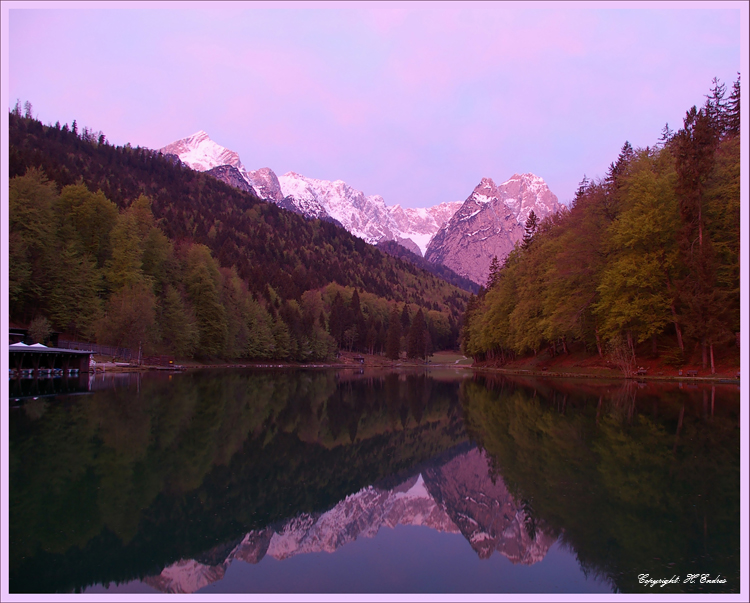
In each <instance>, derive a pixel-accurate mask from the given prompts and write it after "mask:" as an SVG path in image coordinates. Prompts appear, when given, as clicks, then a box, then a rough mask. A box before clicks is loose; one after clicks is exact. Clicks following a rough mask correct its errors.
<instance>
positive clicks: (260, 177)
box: [159, 130, 461, 255]
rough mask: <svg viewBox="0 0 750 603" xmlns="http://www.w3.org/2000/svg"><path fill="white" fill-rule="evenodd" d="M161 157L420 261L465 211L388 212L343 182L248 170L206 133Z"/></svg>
mask: <svg viewBox="0 0 750 603" xmlns="http://www.w3.org/2000/svg"><path fill="white" fill-rule="evenodd" d="M159 151H160V152H161V153H162V154H164V155H173V156H175V157H176V158H177V159H179V160H180V161H181V162H182V163H183V164H185V165H186V166H188V167H190V168H192V169H195V170H199V171H205V172H211V173H212V175H214V176H215V177H217V178H218V179H219V180H222V181H224V182H226V183H227V184H230V185H231V186H235V187H238V188H242V189H243V190H246V189H245V187H244V186H241V185H240V186H238V181H237V178H236V174H237V173H239V174H240V175H241V177H242V178H243V179H244V181H245V183H246V184H247V185H248V186H250V187H251V189H252V191H253V192H254V193H255V194H256V195H257V196H258V197H260V198H261V199H264V200H266V201H271V202H273V203H276V204H277V205H279V206H280V207H283V208H285V209H289V210H291V211H294V212H297V213H299V214H302V215H304V216H306V217H308V218H318V219H323V220H330V221H332V222H336V223H338V224H340V225H341V226H343V227H344V228H346V229H347V230H348V231H349V232H351V233H352V234H354V235H356V236H358V237H360V238H362V239H364V240H365V241H367V242H368V243H371V244H373V245H374V244H377V243H379V242H381V241H396V242H398V243H400V244H401V245H403V246H404V247H406V248H407V249H409V250H410V251H412V252H414V253H417V254H418V255H424V253H425V251H426V250H427V244H428V243H429V241H430V239H431V238H432V237H433V235H434V234H435V233H436V232H437V231H438V230H439V229H440V227H441V226H442V225H443V224H444V223H445V222H446V221H447V220H448V219H450V217H451V216H452V215H453V213H455V212H456V211H457V210H458V209H459V208H460V207H461V202H460V201H452V202H445V203H440V204H438V205H435V206H433V207H423V208H402V207H400V206H399V205H394V206H386V204H385V201H384V200H383V198H382V197H381V196H380V195H370V196H366V195H365V194H364V193H363V192H362V191H359V190H357V189H355V188H353V187H351V186H350V185H348V184H347V183H346V182H344V181H342V180H335V181H333V182H331V181H328V180H319V179H316V178H309V177H306V176H302V175H300V174H297V173H295V172H287V173H286V174H284V175H282V176H277V175H276V174H275V173H274V171H273V170H272V169H271V168H268V167H264V168H260V169H258V170H247V169H246V168H245V167H244V166H243V165H242V162H241V161H240V158H239V155H238V154H237V153H235V152H234V151H230V150H228V149H226V148H224V147H222V146H221V145H219V144H217V143H215V142H214V141H212V140H211V139H210V138H209V136H208V134H206V132H204V131H202V130H201V131H200V132H196V133H195V134H193V135H192V136H188V137H187V138H183V139H181V140H177V141H175V142H173V143H170V144H168V145H166V146H165V147H162V148H161V149H159ZM223 165H228V166H231V167H232V168H235V169H236V172H234V171H232V170H223V171H217V168H219V167H221V166H223Z"/></svg>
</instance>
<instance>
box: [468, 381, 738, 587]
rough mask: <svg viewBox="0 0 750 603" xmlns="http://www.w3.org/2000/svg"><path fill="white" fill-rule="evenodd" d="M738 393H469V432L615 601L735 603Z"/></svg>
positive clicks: (546, 388) (575, 389)
mask: <svg viewBox="0 0 750 603" xmlns="http://www.w3.org/2000/svg"><path fill="white" fill-rule="evenodd" d="M738 390H739V388H738V387H736V386H722V385H713V386H704V387H701V388H698V387H695V388H694V389H692V388H691V389H687V388H680V387H679V386H678V387H674V386H669V385H658V384H649V385H648V386H647V387H639V386H638V385H637V384H633V383H632V382H628V383H625V384H623V383H613V384H610V385H601V384H594V383H579V384H576V385H575V386H573V385H569V384H565V383H564V382H557V383H555V384H554V385H553V384H552V383H540V382H527V383H524V382H519V381H509V380H505V379H499V378H495V379H493V378H486V379H485V378H480V379H477V380H475V381H471V382H466V383H464V386H463V388H462V400H463V403H464V408H465V410H466V416H465V418H466V426H467V429H468V431H469V432H470V433H471V435H472V437H473V438H474V439H475V440H476V441H477V442H479V443H480V445H481V446H482V447H483V448H484V449H485V450H486V451H487V453H488V455H489V456H490V458H491V459H492V465H493V471H494V472H495V473H496V474H497V475H502V477H503V479H504V480H505V483H506V484H507V485H508V488H509V490H510V491H511V492H512V493H513V494H514V495H515V496H516V497H517V498H519V499H522V500H525V501H528V506H527V511H528V512H529V514H530V516H531V518H532V520H536V519H538V520H541V521H543V522H544V523H545V525H546V526H547V528H548V529H549V530H550V531H551V533H552V534H554V535H559V536H560V537H561V538H562V540H563V541H564V542H566V543H567V544H568V545H569V546H570V547H571V548H572V549H573V550H575V551H576V554H577V557H578V560H579V562H580V563H581V565H582V567H584V568H586V569H587V570H588V571H590V572H593V573H594V574H598V575H602V576H606V577H607V578H608V579H610V580H611V581H612V583H613V584H614V585H615V588H616V589H617V590H618V591H621V592H649V590H650V589H649V587H648V586H644V585H643V584H641V583H639V581H638V576H639V575H641V574H650V575H651V576H652V577H657V578H666V579H668V578H671V577H672V576H674V575H677V576H682V577H683V579H684V578H685V577H687V575H688V574H693V573H697V574H711V576H712V577H716V576H721V577H722V579H724V580H726V582H725V583H721V584H712V585H700V584H697V585H690V584H684V583H683V582H680V583H678V584H673V585H669V586H667V587H663V588H660V590H661V592H739V551H740V542H739V515H740V508H739V503H740V495H739V475H740V474H739V448H740V430H739V395H738V394H739V391H738Z"/></svg>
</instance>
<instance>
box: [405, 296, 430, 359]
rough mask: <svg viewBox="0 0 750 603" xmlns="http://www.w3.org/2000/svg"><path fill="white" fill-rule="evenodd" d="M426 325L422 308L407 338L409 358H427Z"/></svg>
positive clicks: (415, 317) (418, 311)
mask: <svg viewBox="0 0 750 603" xmlns="http://www.w3.org/2000/svg"><path fill="white" fill-rule="evenodd" d="M425 347H426V346H425V324H424V315H423V314H422V308H420V309H419V310H417V313H416V314H415V315H414V320H413V321H412V323H411V327H410V328H409V335H408V336H407V338H406V355H407V357H409V358H424V357H425V351H426V349H425Z"/></svg>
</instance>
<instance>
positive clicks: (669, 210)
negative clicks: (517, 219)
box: [463, 78, 740, 372]
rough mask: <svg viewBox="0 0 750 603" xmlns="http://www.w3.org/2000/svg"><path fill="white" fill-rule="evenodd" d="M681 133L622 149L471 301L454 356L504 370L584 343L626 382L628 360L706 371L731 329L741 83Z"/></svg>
mask: <svg viewBox="0 0 750 603" xmlns="http://www.w3.org/2000/svg"><path fill="white" fill-rule="evenodd" d="M707 98H708V100H707V101H706V103H705V105H704V106H703V107H702V108H701V109H697V108H696V107H693V108H692V109H691V110H690V111H688V112H687V115H686V116H685V119H684V124H683V127H682V129H680V130H679V131H678V132H676V133H675V132H672V131H670V130H669V128H668V127H665V129H664V131H663V132H662V136H661V139H660V141H659V142H658V143H657V144H656V145H655V146H654V147H649V148H645V149H633V148H632V147H631V145H630V144H628V143H625V145H624V146H623V148H622V152H621V153H620V156H619V157H618V159H617V161H616V162H615V163H613V164H611V166H610V169H609V171H608V173H607V176H606V178H604V179H602V180H598V181H590V180H588V179H586V178H584V180H583V182H582V183H581V186H580V189H579V190H578V192H577V194H576V197H575V201H574V203H573V204H572V206H571V208H570V211H566V212H563V213H560V214H558V215H556V216H554V217H553V218H552V219H547V220H545V221H543V222H542V223H541V224H540V225H539V227H538V228H536V227H534V225H528V224H527V233H526V234H527V236H526V237H525V238H524V242H523V244H521V245H517V246H516V248H515V250H514V251H513V252H512V253H511V254H510V255H509V256H508V257H507V259H506V260H505V262H504V264H503V265H502V266H497V264H495V268H494V269H493V270H492V271H491V274H490V277H489V281H488V290H487V291H486V292H482V293H481V294H480V295H479V296H478V297H476V298H473V299H472V300H471V301H470V303H469V308H468V310H467V315H466V318H465V327H464V332H463V346H464V350H465V353H467V354H468V355H471V356H473V357H474V358H475V359H477V360H479V361H486V362H498V363H503V362H505V361H507V360H508V359H511V358H514V357H516V356H517V355H522V354H530V353H534V354H536V353H538V352H539V351H540V350H543V349H545V348H547V347H549V349H550V352H551V353H552V354H556V353H557V352H568V351H569V348H570V346H572V345H579V346H584V347H585V348H587V349H588V350H590V351H591V352H592V353H598V354H599V355H601V356H607V357H608V358H609V359H610V360H612V361H613V362H615V364H618V365H620V367H621V368H622V369H623V370H624V371H625V372H628V371H629V370H630V369H632V367H633V366H634V365H635V363H636V357H637V356H636V354H637V352H638V353H641V354H643V353H646V354H649V355H653V356H657V355H661V356H662V357H663V358H664V359H666V360H667V361H669V362H671V363H673V364H674V365H676V366H679V365H680V364H682V363H683V362H684V361H685V360H686V359H687V358H688V357H690V356H692V355H693V354H694V353H695V354H696V355H699V356H700V359H701V361H702V364H703V366H704V368H705V367H706V366H707V365H708V364H709V363H710V365H711V367H712V368H713V366H714V351H715V348H716V347H717V346H729V347H731V348H732V349H735V350H736V347H735V340H736V333H737V332H739V330H740V315H739V304H740V269H739V268H740V267H739V252H740V137H739V125H740V120H739V101H740V97H739V78H738V80H737V81H736V82H735V84H734V86H733V89H732V92H731V94H729V95H728V96H727V94H726V88H725V86H724V85H723V84H721V83H719V82H718V81H716V80H715V81H714V87H713V89H712V90H711V93H710V95H709V96H708V97H707Z"/></svg>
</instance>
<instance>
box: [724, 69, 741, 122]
mask: <svg viewBox="0 0 750 603" xmlns="http://www.w3.org/2000/svg"><path fill="white" fill-rule="evenodd" d="M726 127H727V134H728V135H729V136H739V135H740V74H739V73H738V74H737V79H736V80H735V81H734V83H733V84H732V92H731V94H730V95H729V100H728V101H727V114H726Z"/></svg>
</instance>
